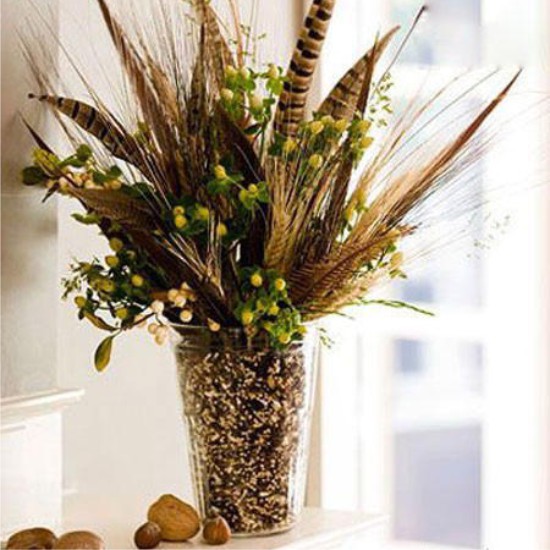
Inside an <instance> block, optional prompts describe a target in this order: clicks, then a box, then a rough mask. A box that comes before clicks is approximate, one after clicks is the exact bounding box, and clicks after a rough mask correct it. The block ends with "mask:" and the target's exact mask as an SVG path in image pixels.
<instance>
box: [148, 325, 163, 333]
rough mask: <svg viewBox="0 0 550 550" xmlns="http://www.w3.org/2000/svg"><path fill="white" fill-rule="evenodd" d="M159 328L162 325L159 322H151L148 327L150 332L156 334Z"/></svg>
mask: <svg viewBox="0 0 550 550" xmlns="http://www.w3.org/2000/svg"><path fill="white" fill-rule="evenodd" d="M159 328H160V325H159V324H158V323H151V324H150V325H149V326H148V327H147V330H148V331H149V334H152V335H155V334H156V333H157V331H158V329H159Z"/></svg>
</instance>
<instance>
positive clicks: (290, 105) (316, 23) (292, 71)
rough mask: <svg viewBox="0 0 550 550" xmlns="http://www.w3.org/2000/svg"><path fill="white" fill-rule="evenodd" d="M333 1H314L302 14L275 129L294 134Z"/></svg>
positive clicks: (302, 112)
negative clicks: (300, 29) (298, 35)
mask: <svg viewBox="0 0 550 550" xmlns="http://www.w3.org/2000/svg"><path fill="white" fill-rule="evenodd" d="M335 3H336V0H314V1H313V4H312V5H311V8H310V10H309V14H308V16H307V17H306V20H305V23H304V26H303V28H302V31H301V33H300V38H299V40H298V43H297V45H296V49H295V50H294V54H293V56H292V61H291V62H290V66H289V68H288V71H287V75H286V77H287V78H286V82H285V84H284V90H283V92H282V94H281V97H280V99H279V104H278V106H277V111H276V113H275V122H274V128H275V132H277V133H279V134H281V135H283V136H294V135H296V133H297V131H298V127H299V125H300V122H302V120H303V118H304V114H305V108H306V102H307V98H308V94H309V90H310V88H311V83H312V81H313V75H314V73H315V69H316V67H317V63H318V60H319V56H320V55H321V50H322V48H323V44H324V41H325V37H326V33H327V31H328V27H329V24H330V20H331V17H332V12H333V9H334V4H335Z"/></svg>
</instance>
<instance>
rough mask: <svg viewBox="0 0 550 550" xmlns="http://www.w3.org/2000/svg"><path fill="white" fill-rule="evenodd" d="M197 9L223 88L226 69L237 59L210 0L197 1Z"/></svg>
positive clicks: (213, 67)
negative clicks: (234, 57)
mask: <svg viewBox="0 0 550 550" xmlns="http://www.w3.org/2000/svg"><path fill="white" fill-rule="evenodd" d="M197 9H198V11H199V14H200V16H201V18H202V21H203V22H204V29H205V39H206V45H207V48H208V57H209V61H210V63H211V65H212V69H213V72H214V78H215V80H216V83H217V85H218V87H219V88H220V89H221V88H223V87H224V83H225V69H226V68H227V67H228V66H235V60H234V59H233V54H232V53H231V49H230V48H229V45H228V44H227V41H226V40H225V38H224V36H223V34H222V31H221V29H220V25H219V23H218V16H217V14H216V12H215V11H214V9H213V8H212V6H211V5H210V2H208V1H206V0H199V1H198V2H197Z"/></svg>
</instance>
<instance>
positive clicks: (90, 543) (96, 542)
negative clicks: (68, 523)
mask: <svg viewBox="0 0 550 550" xmlns="http://www.w3.org/2000/svg"><path fill="white" fill-rule="evenodd" d="M54 549H55V550H71V549H72V550H105V543H104V542H103V539H102V538H101V537H99V536H98V535H96V534H95V533H92V532H91V531H71V532H70V533H65V534H64V535H62V536H61V537H59V538H58V539H57V543H56V544H55V546H54Z"/></svg>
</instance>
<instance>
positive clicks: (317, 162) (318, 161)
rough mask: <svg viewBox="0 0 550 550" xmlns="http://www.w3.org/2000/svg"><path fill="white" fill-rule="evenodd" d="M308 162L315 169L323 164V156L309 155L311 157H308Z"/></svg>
mask: <svg viewBox="0 0 550 550" xmlns="http://www.w3.org/2000/svg"><path fill="white" fill-rule="evenodd" d="M308 164H309V166H310V167H311V168H313V169H315V170H317V169H318V168H321V166H322V165H323V157H322V156H321V155H318V154H315V155H311V157H309V161H308Z"/></svg>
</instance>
